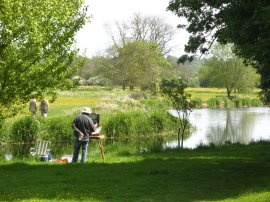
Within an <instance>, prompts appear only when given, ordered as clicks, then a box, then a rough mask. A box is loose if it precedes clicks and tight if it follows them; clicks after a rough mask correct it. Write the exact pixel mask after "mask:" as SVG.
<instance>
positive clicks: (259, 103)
mask: <svg viewBox="0 0 270 202" xmlns="http://www.w3.org/2000/svg"><path fill="white" fill-rule="evenodd" d="M250 102H251V105H252V106H253V107H261V106H263V103H262V101H260V100H259V99H252V100H251V101H250Z"/></svg>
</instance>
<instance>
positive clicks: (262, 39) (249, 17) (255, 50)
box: [168, 0, 270, 102]
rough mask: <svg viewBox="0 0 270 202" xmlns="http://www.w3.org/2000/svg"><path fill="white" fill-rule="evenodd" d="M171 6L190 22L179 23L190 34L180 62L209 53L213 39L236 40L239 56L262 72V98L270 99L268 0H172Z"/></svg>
mask: <svg viewBox="0 0 270 202" xmlns="http://www.w3.org/2000/svg"><path fill="white" fill-rule="evenodd" d="M168 9H169V10H171V11H173V12H174V13H175V14H177V15H178V16H179V17H185V18H186V19H187V21H188V23H187V24H186V25H180V26H179V27H182V28H186V29H187V31H188V32H189V33H190V34H191V35H190V38H189V42H188V44H187V45H186V46H185V51H186V52H187V55H184V56H183V57H181V61H182V60H185V59H190V56H191V55H192V54H194V53H198V52H199V53H205V52H207V51H208V49H209V47H210V46H211V44H212V43H213V41H214V40H217V41H218V42H220V43H222V44H226V43H233V44H234V45H235V52H236V53H237V55H238V56H240V57H242V58H244V59H245V62H248V63H251V64H252V65H253V66H254V67H256V68H257V70H258V72H259V73H260V74H261V88H262V90H263V91H262V92H263V98H264V99H265V101H266V102H269V101H270V68H269V67H270V49H269V47H270V35H269V32H270V23H269V19H270V2H269V1H265V0H257V1H246V0H238V1H231V0H223V1H220V0H200V1H198V0H171V1H170V3H169V6H168Z"/></svg>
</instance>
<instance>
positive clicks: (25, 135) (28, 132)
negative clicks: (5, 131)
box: [11, 116, 40, 143]
mask: <svg viewBox="0 0 270 202" xmlns="http://www.w3.org/2000/svg"><path fill="white" fill-rule="evenodd" d="M39 130H40V122H39V121H38V120H37V119H35V118H33V117H32V116H26V117H24V118H22V119H19V120H17V121H15V122H14V123H13V125H12V129H11V133H12V140H13V141H15V142H23V143H27V142H33V141H35V140H36V139H37V137H38V134H39Z"/></svg>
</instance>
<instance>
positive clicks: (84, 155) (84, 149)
mask: <svg viewBox="0 0 270 202" xmlns="http://www.w3.org/2000/svg"><path fill="white" fill-rule="evenodd" d="M81 147H82V157H81V163H85V162H86V159H87V148H88V141H80V140H78V139H75V140H74V151H73V157H72V163H76V162H77V160H78V156H79V152H80V148H81Z"/></svg>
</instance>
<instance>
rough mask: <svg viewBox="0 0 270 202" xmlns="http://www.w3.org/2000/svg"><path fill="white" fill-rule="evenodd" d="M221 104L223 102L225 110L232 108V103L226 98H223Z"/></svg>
mask: <svg viewBox="0 0 270 202" xmlns="http://www.w3.org/2000/svg"><path fill="white" fill-rule="evenodd" d="M223 102H224V107H225V108H231V107H234V103H233V102H232V101H231V100H230V99H229V98H227V97H224V98H223Z"/></svg>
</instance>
